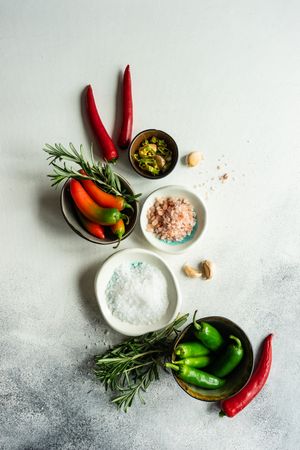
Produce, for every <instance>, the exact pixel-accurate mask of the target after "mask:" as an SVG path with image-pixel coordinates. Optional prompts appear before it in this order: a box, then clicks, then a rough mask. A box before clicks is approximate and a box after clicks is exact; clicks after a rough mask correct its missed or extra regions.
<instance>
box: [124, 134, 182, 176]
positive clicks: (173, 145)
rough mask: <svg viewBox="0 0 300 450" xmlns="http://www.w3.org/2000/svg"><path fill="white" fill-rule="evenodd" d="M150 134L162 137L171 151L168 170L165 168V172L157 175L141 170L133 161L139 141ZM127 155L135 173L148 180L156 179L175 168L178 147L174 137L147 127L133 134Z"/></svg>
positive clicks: (150, 135) (147, 137)
mask: <svg viewBox="0 0 300 450" xmlns="http://www.w3.org/2000/svg"><path fill="white" fill-rule="evenodd" d="M152 136H155V137H157V138H158V139H164V140H165V141H166V143H167V145H168V147H169V149H170V150H171V151H172V162H171V165H170V167H169V168H168V170H166V172H163V173H160V174H158V175H152V174H151V173H150V172H146V171H144V170H142V169H141V168H140V167H139V166H138V164H137V163H136V162H135V160H134V159H133V155H134V153H135V152H136V150H137V149H138V148H139V147H140V145H141V143H142V142H143V141H144V140H145V139H149V138H150V137H152ZM128 156H129V161H130V164H131V165H132V167H133V169H134V170H135V171H136V173H138V174H139V175H141V176H142V177H144V178H148V179H150V180H158V179H159V178H164V177H166V176H167V175H169V174H170V173H171V172H172V171H173V169H174V168H175V166H176V164H177V161H178V147H177V144H176V142H175V141H174V139H173V138H172V137H171V136H170V135H169V134H168V133H165V132H164V131H161V130H155V129H149V130H144V131H141V132H140V133H139V134H137V135H136V136H135V138H134V139H133V140H132V142H131V144H130V147H129V152H128Z"/></svg>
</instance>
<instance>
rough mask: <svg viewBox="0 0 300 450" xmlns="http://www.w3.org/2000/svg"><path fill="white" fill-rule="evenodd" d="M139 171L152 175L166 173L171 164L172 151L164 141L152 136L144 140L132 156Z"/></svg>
mask: <svg viewBox="0 0 300 450" xmlns="http://www.w3.org/2000/svg"><path fill="white" fill-rule="evenodd" d="M133 159H134V160H135V161H136V163H137V165H138V166H139V168H140V169H142V170H143V171H145V172H149V173H151V174H152V175H154V176H155V175H159V174H160V173H164V172H166V171H167V170H168V169H169V167H170V165H171V162H172V151H171V150H170V149H169V148H168V146H167V144H166V142H165V140H164V139H158V138H157V137H156V136H152V137H151V138H150V139H145V140H144V141H143V142H142V143H141V145H140V147H139V148H138V149H137V150H136V152H135V153H134V155H133Z"/></svg>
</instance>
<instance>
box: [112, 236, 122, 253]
mask: <svg viewBox="0 0 300 450" xmlns="http://www.w3.org/2000/svg"><path fill="white" fill-rule="evenodd" d="M118 238H119V240H118V242H117V243H116V245H115V246H114V247H113V249H114V250H115V249H116V248H118V247H119V245H120V244H121V238H120V237H119V236H118Z"/></svg>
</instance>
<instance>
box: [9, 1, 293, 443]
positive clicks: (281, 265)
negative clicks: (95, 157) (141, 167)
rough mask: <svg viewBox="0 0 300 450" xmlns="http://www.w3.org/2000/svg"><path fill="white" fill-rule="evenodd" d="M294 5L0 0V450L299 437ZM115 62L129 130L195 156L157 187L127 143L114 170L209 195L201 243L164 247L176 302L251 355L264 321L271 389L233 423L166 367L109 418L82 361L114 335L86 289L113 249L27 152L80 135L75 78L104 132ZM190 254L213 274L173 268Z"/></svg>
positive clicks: (134, 241)
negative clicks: (235, 338) (84, 223)
mask: <svg viewBox="0 0 300 450" xmlns="http://www.w3.org/2000/svg"><path fill="white" fill-rule="evenodd" d="M161 3H162V4H161ZM299 14H300V6H299V2H298V1H293V0H291V1H289V2H286V1H284V0H272V1H271V0H265V1H264V2H261V1H259V0H251V1H238V0H236V1H235V0H229V1H227V2H225V1H222V0H213V1H208V0H207V1H204V0H201V1H196V0H192V1H189V2H183V1H177V0H176V1H171V0H165V1H164V2H158V1H155V2H153V1H152V2H151V1H148V0H145V1H138V0H130V1H127V2H122V1H121V0H115V1H96V0H92V1H89V2H85V1H78V0H77V1H70V0H67V1H66V0H65V1H63V2H61V1H58V0H53V1H51V2H45V1H37V0H36V1H30V0H27V1H26V2H24V1H22V0H11V1H3V0H1V1H0V62H1V83H0V99H1V101H0V114H1V116H0V118H1V120H0V145H1V168H2V170H1V191H0V192H1V195H0V202H1V211H2V220H1V225H0V226H1V236H2V245H1V278H2V281H1V304H0V321H1V333H0V358H1V368H0V370H1V374H0V396H1V409H0V448H1V449H18V450H21V449H22V450H23V449H47V450H49V449H104V450H112V449H119V450H137V449H145V450H150V449H151V450H152V449H161V450H169V449H170V450H171V449H172V450H173V449H189V450H191V449H195V450H196V449H201V450H210V449H211V448H215V449H222V450H235V449H239V450H241V449H242V450H244V449H250V450H252V449H257V450H263V449H264V450H271V449H272V450H275V449H280V450H283V449H290V450H294V449H296V448H297V447H298V446H299V438H300V436H299V419H300V417H299V407H298V405H299V389H297V387H296V383H297V382H298V381H299V337H300V336H299V326H298V322H297V320H298V318H299V248H300V246H299V244H300V243H299V201H297V200H299V196H298V195H297V194H299V162H300V161H299V159H300V158H299V145H300V139H299V138H300V136H299V113H300V107H299V106H300V105H299V93H300V92H299V75H300V73H299V37H300V36H299V34H300V31H299V30H300V29H299ZM128 62H129V63H130V64H131V66H132V74H133V89H134V102H135V124H134V131H135V132H138V131H140V130H141V129H145V128H149V127H159V128H161V129H163V130H166V131H168V132H169V133H170V134H171V135H173V136H174V138H175V139H176V140H177V142H178V145H179V148H180V153H181V156H184V155H185V154H186V153H187V152H189V151H191V150H193V149H196V150H202V151H203V153H204V155H205V161H204V162H203V165H202V166H201V167H200V168H199V169H194V170H189V169H187V168H186V167H184V165H182V164H179V165H178V168H177V170H176V172H175V173H174V174H172V175H171V176H169V177H168V179H165V180H162V181H154V182H148V181H145V180H144V179H141V178H138V176H135V175H134V174H133V173H132V171H131V169H130V168H129V166H128V164H127V159H126V155H125V154H122V158H121V161H120V163H119V165H118V170H119V171H120V172H122V173H123V174H124V176H125V177H126V178H128V179H129V180H130V182H131V183H132V184H133V186H134V188H135V190H136V191H142V192H143V194H145V195H146V194H147V193H149V192H150V191H152V190H153V189H155V188H157V187H159V186H161V185H163V184H172V183H183V184H186V185H187V186H191V187H193V186H194V187H196V189H197V191H198V193H199V194H200V195H201V196H202V198H206V203H207V208H208V214H209V225H208V229H207V233H206V236H205V238H204V239H203V241H202V242H201V243H199V245H198V246H197V247H196V248H195V249H194V250H193V251H191V252H190V253H189V254H187V255H184V256H177V257H166V259H167V260H168V262H169V263H170V264H171V266H172V267H173V269H174V270H175V272H176V274H177V275H178V278H179V282H180V286H181V289H182V293H183V299H184V305H183V310H184V311H188V312H192V311H194V309H195V308H198V310H199V311H200V314H201V315H203V316H204V315H213V314H219V315H224V316H226V317H228V318H231V319H232V320H234V321H235V322H237V323H238V324H239V325H240V326H242V327H243V328H244V330H245V331H246V332H247V333H248V335H249V336H250V339H251V341H252V343H253V346H254V348H255V350H257V348H258V346H259V344H260V342H261V341H262V339H263V338H264V337H265V335H267V334H268V333H269V332H271V331H273V332H274V333H275V338H274V364H273V368H272V372H271V375H270V378H269V381H268V384H267V386H266V387H265V389H264V390H263V392H262V393H261V395H260V396H259V397H258V398H257V399H256V400H255V401H254V402H253V404H252V405H251V406H250V407H249V408H247V409H246V410H245V411H244V412H242V413H241V414H240V415H239V416H238V417H236V418H235V419H234V420H229V419H226V418H224V419H220V418H219V417H218V414H217V412H218V408H217V406H216V405H212V404H206V403H201V402H197V401H195V400H193V399H191V398H189V397H188V396H187V395H185V394H184V392H182V391H181V390H180V389H179V388H178V387H177V386H176V385H175V384H174V382H173V379H172V377H170V376H167V375H166V374H163V375H162V377H161V381H160V382H157V383H155V384H153V386H151V387H150V389H149V392H148V393H147V394H146V395H145V398H146V401H147V404H146V405H145V406H141V405H139V404H138V403H137V404H135V405H134V407H133V408H132V410H131V411H130V412H128V414H127V415H126V414H122V413H119V412H118V411H116V409H115V407H114V406H113V405H112V404H110V403H109V396H108V395H107V394H106V393H105V392H104V390H103V388H102V386H100V385H99V384H98V383H97V381H96V380H95V378H94V376H93V373H92V370H91V364H92V358H93V355H94V354H96V353H100V352H102V351H103V350H104V349H105V348H107V347H108V346H109V345H111V344H113V343H116V342H119V341H120V339H121V336H120V335H117V334H116V333H113V332H112V331H111V330H109V329H108V327H107V326H106V325H105V324H104V323H103V320H102V318H101V315H100V313H99V311H98V308H97V305H96V301H95V296H94V292H93V279H94V275H95V272H96V270H97V269H98V267H99V266H100V265H101V263H102V261H104V259H105V258H106V257H107V256H108V255H109V254H110V253H111V251H112V250H111V249H108V248H105V249H103V248H101V247H98V246H96V245H92V244H89V243H88V242H85V241H84V240H82V239H80V238H79V237H78V236H76V235H75V234H74V233H72V231H71V230H70V229H69V228H68V227H67V225H66V224H65V223H64V220H63V218H62V216H61V214H60V211H59V191H54V190H53V191H52V190H51V189H50V187H49V183H48V180H47V179H46V174H47V164H46V160H45V155H44V154H43V153H42V151H41V148H42V146H43V144H44V143H45V142H49V143H54V142H62V143H65V144H68V142H69V141H72V142H73V143H74V144H76V145H79V144H80V143H83V144H85V145H86V146H87V145H88V143H89V141H90V137H89V136H88V135H87V133H86V130H85V127H84V125H83V121H82V117H81V108H80V102H81V98H80V97H81V92H82V90H83V88H84V87H85V85H86V84H88V83H92V84H93V86H94V90H95V94H96V98H97V103H98V105H99V109H100V110H101V113H102V117H103V120H104V121H105V123H106V124H107V128H108V130H109V131H110V132H111V131H112V130H113V127H114V121H115V108H116V91H117V81H118V74H119V71H120V70H122V69H123V68H124V67H125V65H126V64H127V63H128ZM217 165H221V166H222V168H221V169H220V170H219V171H218V170H217V169H216V166H217ZM225 171H226V172H228V173H229V175H230V177H229V179H228V181H227V182H226V183H224V184H222V183H220V182H219V180H218V175H219V174H220V173H224V172H225ZM200 172H202V173H200ZM211 178H214V180H211ZM199 185H200V186H199ZM210 188H212V189H210ZM135 246H145V242H144V241H143V239H142V237H141V235H140V232H139V230H138V229H137V230H136V232H135V234H133V235H132V236H131V237H130V239H128V240H127V241H126V242H124V243H123V244H122V248H127V247H135ZM202 258H210V259H212V260H213V261H214V262H215V263H216V267H217V271H216V275H215V278H214V279H213V280H212V281H211V282H209V283H205V282H201V281H199V280H188V279H186V278H184V276H183V275H182V273H181V272H180V268H181V266H182V264H183V263H184V262H185V261H189V262H191V263H194V264H196V263H197V261H199V260H200V259H202Z"/></svg>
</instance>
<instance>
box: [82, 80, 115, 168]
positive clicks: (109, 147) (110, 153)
mask: <svg viewBox="0 0 300 450" xmlns="http://www.w3.org/2000/svg"><path fill="white" fill-rule="evenodd" d="M86 100H87V102H86V104H87V113H88V116H89V119H90V123H91V126H92V128H93V130H94V133H95V136H96V137H97V140H98V143H99V145H100V147H101V149H102V152H103V157H104V159H106V160H107V161H110V162H113V161H115V160H116V159H118V157H119V155H118V152H117V149H116V147H115V145H114V143H113V141H112V139H111V137H110V136H109V134H108V133H107V131H106V129H105V127H104V125H103V123H102V121H101V119H100V116H99V113H98V110H97V106H96V103H95V99H94V94H93V90H92V86H91V85H89V86H88V88H87V93H86Z"/></svg>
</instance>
